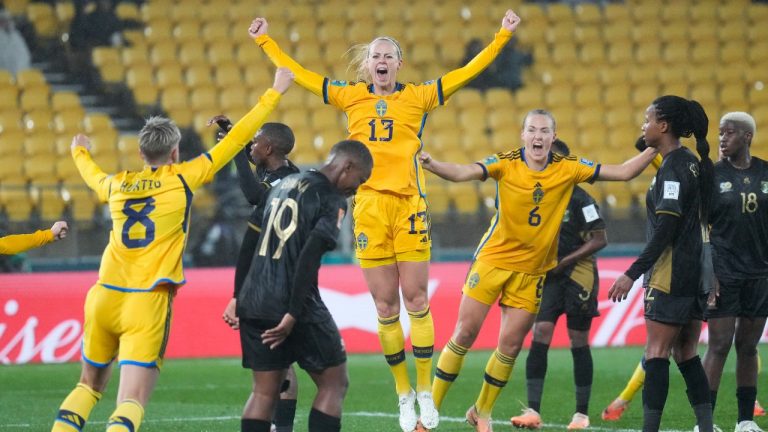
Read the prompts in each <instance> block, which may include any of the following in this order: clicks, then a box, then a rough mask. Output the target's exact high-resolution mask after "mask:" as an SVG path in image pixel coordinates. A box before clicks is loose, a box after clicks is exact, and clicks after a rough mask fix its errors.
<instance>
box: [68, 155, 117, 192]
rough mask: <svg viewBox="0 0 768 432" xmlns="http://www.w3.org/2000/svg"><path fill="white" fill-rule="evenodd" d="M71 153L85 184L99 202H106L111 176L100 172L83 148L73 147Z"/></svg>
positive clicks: (109, 190)
mask: <svg viewBox="0 0 768 432" xmlns="http://www.w3.org/2000/svg"><path fill="white" fill-rule="evenodd" d="M71 153H72V158H73V159H74V160H75V166H77V170H78V171H80V176H81V177H82V178H83V180H85V184H87V185H88V187H89V188H91V189H92V190H93V191H94V192H96V195H97V196H98V198H99V201H101V202H107V200H108V199H109V195H110V192H111V189H112V176H111V175H108V174H107V173H105V172H104V171H102V170H101V168H100V167H99V166H98V165H97V164H96V162H94V161H93V158H92V157H91V153H90V152H89V151H88V150H87V149H86V148H85V147H82V146H75V147H73V148H72V149H71Z"/></svg>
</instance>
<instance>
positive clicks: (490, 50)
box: [440, 10, 520, 98]
mask: <svg viewBox="0 0 768 432" xmlns="http://www.w3.org/2000/svg"><path fill="white" fill-rule="evenodd" d="M518 24H520V17H519V16H517V14H515V12H513V11H512V10H508V11H507V12H506V14H504V18H503V19H502V20H501V29H500V30H499V31H498V32H497V33H496V35H495V36H494V38H493V42H491V43H490V44H489V45H488V46H487V47H485V49H483V50H482V51H480V52H479V53H478V54H477V55H476V56H475V58H473V59H472V60H470V61H469V63H467V64H466V65H464V66H463V67H460V68H458V69H454V70H452V71H450V72H448V73H447V74H445V75H443V77H442V78H440V83H441V84H442V88H443V96H444V97H445V98H448V97H449V96H451V95H452V94H454V93H456V91H457V90H458V89H460V88H462V87H464V85H466V84H467V83H468V82H469V81H471V80H472V79H473V78H475V77H476V76H478V75H480V73H481V72H482V71H484V70H485V69H486V68H487V67H488V66H489V65H490V64H491V63H493V61H494V60H495V59H496V57H498V55H499V53H500V52H501V50H502V48H504V45H506V44H507V42H509V39H511V38H512V33H513V32H514V31H515V29H516V28H517V25H518Z"/></svg>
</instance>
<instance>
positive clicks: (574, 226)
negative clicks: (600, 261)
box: [557, 186, 605, 289]
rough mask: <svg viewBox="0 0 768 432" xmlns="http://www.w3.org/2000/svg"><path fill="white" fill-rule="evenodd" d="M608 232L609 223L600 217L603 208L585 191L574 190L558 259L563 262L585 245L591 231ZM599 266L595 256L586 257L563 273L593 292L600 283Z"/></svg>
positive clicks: (559, 246)
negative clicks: (606, 228) (597, 276)
mask: <svg viewBox="0 0 768 432" xmlns="http://www.w3.org/2000/svg"><path fill="white" fill-rule="evenodd" d="M604 229H605V221H604V220H603V219H602V218H601V217H600V208H599V207H598V206H597V203H596V202H595V200H594V198H592V197H591V196H590V195H589V194H588V193H587V192H586V191H585V190H584V189H582V188H580V187H579V186H576V187H574V188H573V195H571V201H570V202H569V203H568V208H566V210H565V214H564V215H563V223H562V224H561V225H560V236H559V239H558V246H557V260H558V261H560V260H562V259H563V257H565V256H566V255H569V254H570V253H572V252H573V251H575V250H576V249H578V248H580V247H581V246H582V245H583V244H584V243H585V236H586V234H587V233H589V232H590V231H599V230H604ZM596 271H597V265H596V262H595V256H594V255H590V256H588V257H584V258H582V259H581V260H579V261H578V262H576V263H574V264H573V265H571V266H569V267H568V268H566V269H565V270H564V271H563V274H565V275H567V276H570V278H571V279H573V280H574V281H575V282H576V283H578V284H579V285H581V286H583V287H584V288H585V289H592V285H593V283H594V281H595V280H596Z"/></svg>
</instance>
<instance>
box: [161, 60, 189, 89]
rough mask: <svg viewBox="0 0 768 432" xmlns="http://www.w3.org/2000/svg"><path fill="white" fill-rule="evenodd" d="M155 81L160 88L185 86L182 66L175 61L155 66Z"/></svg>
mask: <svg viewBox="0 0 768 432" xmlns="http://www.w3.org/2000/svg"><path fill="white" fill-rule="evenodd" d="M155 83H156V84H157V87H158V88H159V89H161V90H162V89H166V88H169V87H177V86H182V87H183V86H185V83H184V78H183V76H182V69H181V66H179V65H178V64H173V63H165V64H161V65H159V66H157V67H156V68H155Z"/></svg>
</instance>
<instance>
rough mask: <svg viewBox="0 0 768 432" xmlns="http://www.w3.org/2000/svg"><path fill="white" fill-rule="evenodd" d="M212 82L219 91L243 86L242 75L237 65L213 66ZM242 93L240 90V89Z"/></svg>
mask: <svg viewBox="0 0 768 432" xmlns="http://www.w3.org/2000/svg"><path fill="white" fill-rule="evenodd" d="M213 82H214V84H216V86H217V87H219V88H220V89H227V88H232V87H237V88H241V87H242V86H243V75H242V74H241V72H240V66H238V64H237V63H223V64H217V65H214V68H213ZM240 90H241V91H242V89H240Z"/></svg>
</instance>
